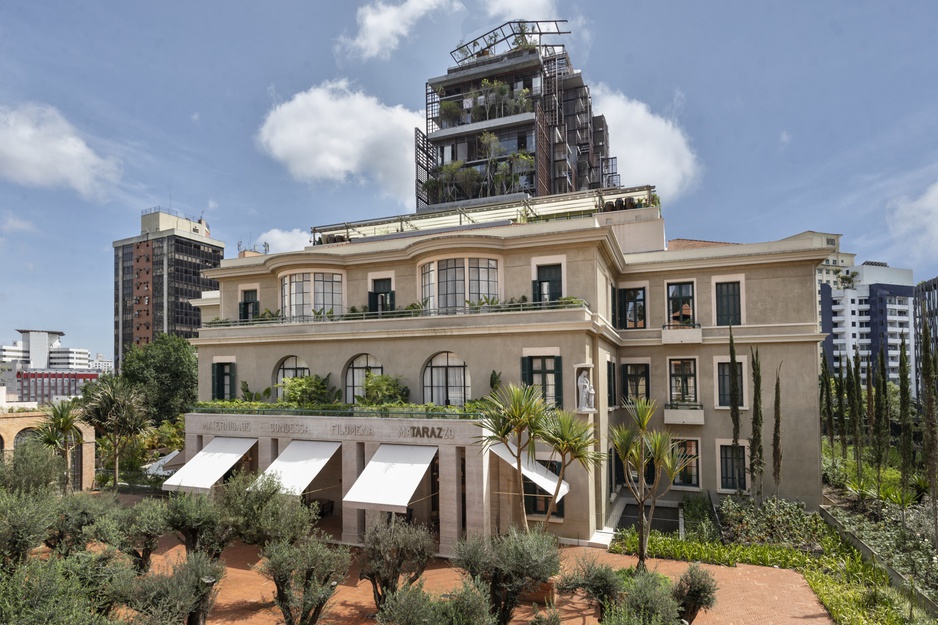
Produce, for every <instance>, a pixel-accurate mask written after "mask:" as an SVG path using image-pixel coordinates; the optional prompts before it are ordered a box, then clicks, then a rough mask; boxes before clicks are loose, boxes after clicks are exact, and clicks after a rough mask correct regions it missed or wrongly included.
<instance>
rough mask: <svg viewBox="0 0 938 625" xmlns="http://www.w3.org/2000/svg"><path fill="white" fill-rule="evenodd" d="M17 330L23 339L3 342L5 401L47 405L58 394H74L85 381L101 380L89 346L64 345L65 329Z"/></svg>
mask: <svg viewBox="0 0 938 625" xmlns="http://www.w3.org/2000/svg"><path fill="white" fill-rule="evenodd" d="M17 332H19V333H20V340H18V341H14V342H13V345H0V387H3V388H5V389H6V390H5V391H4V397H2V398H0V399H2V400H3V401H18V402H35V403H37V404H43V403H46V402H51V401H53V400H55V399H56V398H58V397H74V396H77V395H80V394H81V389H82V387H83V386H84V385H85V384H88V383H90V382H94V381H95V380H97V379H98V375H99V373H98V372H97V371H94V370H92V368H91V364H90V361H89V358H88V350H87V349H82V348H76V347H65V346H63V345H62V337H63V336H65V333H64V332H59V331H57V330H17ZM2 363H6V364H5V365H2Z"/></svg>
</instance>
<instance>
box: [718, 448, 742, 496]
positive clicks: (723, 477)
mask: <svg viewBox="0 0 938 625" xmlns="http://www.w3.org/2000/svg"><path fill="white" fill-rule="evenodd" d="M737 460H738V461H739V462H738V463H737ZM720 488H721V489H723V490H746V447H745V446H743V445H739V446H738V447H736V453H735V454H734V453H733V446H732V445H720Z"/></svg>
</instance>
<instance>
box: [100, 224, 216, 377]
mask: <svg viewBox="0 0 938 625" xmlns="http://www.w3.org/2000/svg"><path fill="white" fill-rule="evenodd" d="M224 255H225V244H224V243H222V242H221V241H217V240H215V239H213V238H211V233H210V232H209V227H208V223H206V222H205V220H204V219H201V218H199V219H197V220H196V219H194V218H191V217H186V216H183V215H181V214H179V213H177V212H175V211H171V210H167V209H164V208H160V207H155V208H150V209H147V210H145V211H143V214H142V216H141V218H140V234H139V235H138V236H135V237H131V238H129V239H121V240H119V241H114V364H115V366H116V367H118V368H119V367H120V362H121V360H122V358H123V356H124V354H126V353H127V352H128V351H130V349H131V347H133V346H134V345H139V346H142V345H146V344H147V343H150V342H152V341H153V339H154V337H155V336H156V335H157V334H159V333H160V332H169V333H172V334H178V335H179V336H182V337H185V338H193V337H195V336H197V335H198V330H199V326H200V325H201V315H200V313H199V309H198V308H196V307H194V306H192V305H191V304H190V303H189V300H190V299H196V298H199V297H202V292H203V291H211V290H215V289H217V288H218V283H217V282H216V281H215V280H209V279H207V278H204V277H202V271H203V270H205V269H213V268H215V267H218V266H219V264H221V260H222V258H223V257H224Z"/></svg>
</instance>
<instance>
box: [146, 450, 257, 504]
mask: <svg viewBox="0 0 938 625" xmlns="http://www.w3.org/2000/svg"><path fill="white" fill-rule="evenodd" d="M256 443H257V439H256V438H228V437H225V436H216V437H215V438H213V439H212V440H211V442H210V443H209V444H208V445H206V446H205V447H204V448H203V449H202V451H200V452H199V453H197V454H196V455H195V457H193V458H192V460H190V461H189V462H187V463H186V464H185V465H184V466H183V467H182V468H181V469H179V470H178V471H176V473H175V475H173V476H172V477H170V478H169V479H168V480H166V481H165V482H163V490H175V491H185V492H188V493H207V492H209V491H211V490H212V486H214V485H215V482H217V481H218V480H220V479H221V478H222V476H224V475H225V473H226V472H227V471H228V469H230V468H231V467H233V466H234V464H235V463H236V462H237V461H238V460H240V459H241V457H242V456H243V455H244V454H246V453H247V452H248V450H249V449H251V447H253V446H254V445H255V444H256Z"/></svg>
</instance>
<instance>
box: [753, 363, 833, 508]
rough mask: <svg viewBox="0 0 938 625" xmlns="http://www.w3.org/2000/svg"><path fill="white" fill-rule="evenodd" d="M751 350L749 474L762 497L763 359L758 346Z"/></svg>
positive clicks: (763, 452) (763, 456) (763, 457)
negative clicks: (761, 359)
mask: <svg viewBox="0 0 938 625" xmlns="http://www.w3.org/2000/svg"><path fill="white" fill-rule="evenodd" d="M749 351H750V353H751V354H752V435H751V436H750V437H749V476H750V478H751V481H752V487H753V490H754V491H755V493H756V495H757V496H758V497H761V496H762V473H763V471H765V446H764V445H763V444H762V424H763V418H762V361H760V360H759V349H758V348H756V349H752V348H750V350H749ZM825 362H826V361H825ZM825 371H826V369H825Z"/></svg>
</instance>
